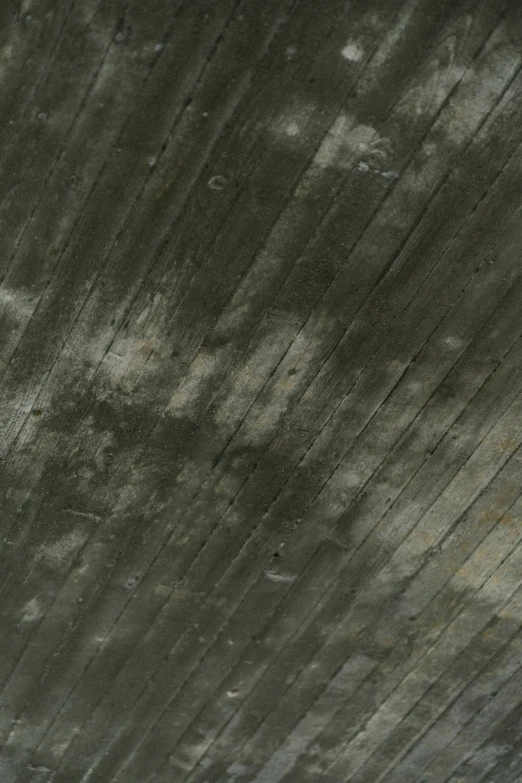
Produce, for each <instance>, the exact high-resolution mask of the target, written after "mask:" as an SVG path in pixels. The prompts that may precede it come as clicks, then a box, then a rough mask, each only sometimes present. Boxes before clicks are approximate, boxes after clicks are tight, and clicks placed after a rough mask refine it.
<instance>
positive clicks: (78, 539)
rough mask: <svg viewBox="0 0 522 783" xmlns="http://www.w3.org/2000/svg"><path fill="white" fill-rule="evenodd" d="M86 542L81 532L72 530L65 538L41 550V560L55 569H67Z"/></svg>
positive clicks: (46, 545)
mask: <svg viewBox="0 0 522 783" xmlns="http://www.w3.org/2000/svg"><path fill="white" fill-rule="evenodd" d="M84 540H85V536H84V535H83V534H82V533H81V532H80V531H79V530H71V532H70V533H66V534H65V535H64V536H62V537H61V538H59V539H58V540H57V541H54V542H52V543H49V544H45V545H44V546H43V547H42V548H41V549H40V559H41V560H43V561H44V562H45V563H46V564H47V565H48V566H50V567H51V568H53V569H56V570H59V571H61V570H62V569H64V568H66V567H67V566H68V565H69V563H70V561H71V559H72V558H73V556H74V555H75V554H76V553H77V552H78V550H79V549H80V547H81V546H82V544H83V542H84Z"/></svg>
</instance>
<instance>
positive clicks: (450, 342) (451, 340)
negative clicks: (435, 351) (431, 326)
mask: <svg viewBox="0 0 522 783" xmlns="http://www.w3.org/2000/svg"><path fill="white" fill-rule="evenodd" d="M444 345H445V346H446V347H447V348H449V349H450V350H452V351H456V350H458V349H459V348H460V347H461V346H462V340H461V339H460V337H454V336H453V335H450V336H449V337H446V338H445V340H444Z"/></svg>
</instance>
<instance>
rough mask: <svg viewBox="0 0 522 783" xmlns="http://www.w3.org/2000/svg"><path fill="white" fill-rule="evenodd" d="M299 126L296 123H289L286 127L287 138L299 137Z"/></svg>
mask: <svg viewBox="0 0 522 783" xmlns="http://www.w3.org/2000/svg"><path fill="white" fill-rule="evenodd" d="M299 132H300V130H299V125H298V124H297V122H289V123H288V125H287V126H286V135H287V136H299Z"/></svg>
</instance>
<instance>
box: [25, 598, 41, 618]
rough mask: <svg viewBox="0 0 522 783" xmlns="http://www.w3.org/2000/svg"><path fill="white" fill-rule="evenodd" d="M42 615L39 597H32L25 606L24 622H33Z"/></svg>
mask: <svg viewBox="0 0 522 783" xmlns="http://www.w3.org/2000/svg"><path fill="white" fill-rule="evenodd" d="M41 616H42V610H41V608H40V604H39V603H38V599H37V598H31V600H30V601H28V602H27V603H26V605H25V606H24V612H23V614H22V622H23V623H32V622H34V621H35V620H38V619H39V618H40V617H41Z"/></svg>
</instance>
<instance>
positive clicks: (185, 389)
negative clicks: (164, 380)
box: [167, 348, 222, 418]
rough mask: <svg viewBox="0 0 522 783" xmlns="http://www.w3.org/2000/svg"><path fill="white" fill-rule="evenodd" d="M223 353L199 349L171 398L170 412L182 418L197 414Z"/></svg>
mask: <svg viewBox="0 0 522 783" xmlns="http://www.w3.org/2000/svg"><path fill="white" fill-rule="evenodd" d="M221 353H222V351H219V350H214V351H213V352H212V353H211V352H209V351H208V350H206V349H204V348H202V349H200V350H199V352H198V353H197V354H196V356H195V358H194V360H193V361H192V363H191V365H190V367H189V368H188V370H187V372H186V374H185V376H184V378H183V380H182V382H181V383H180V384H179V386H178V388H177V389H176V391H175V392H174V394H173V395H172V397H171V399H170V402H169V404H168V409H167V410H168V413H170V414H171V415H172V416H176V417H182V418H183V417H185V416H191V415H195V414H196V411H197V409H198V400H199V398H200V397H201V395H202V394H203V392H204V390H205V389H206V388H207V384H208V383H209V381H210V379H211V377H212V376H213V375H214V373H215V372H216V370H217V369H218V366H219V362H220V357H221Z"/></svg>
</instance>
